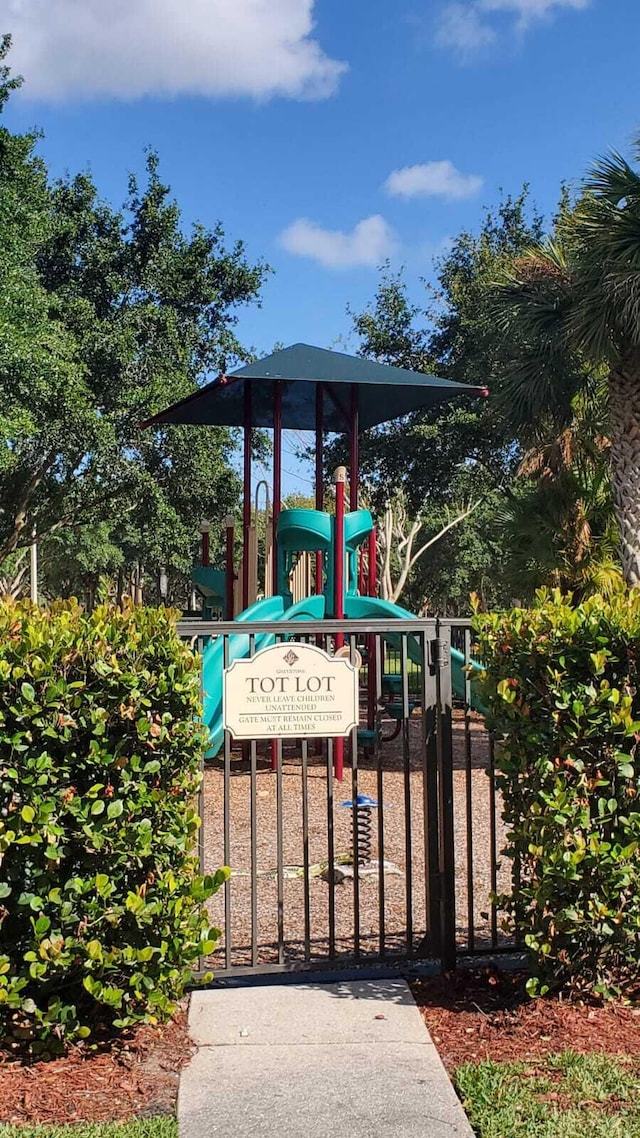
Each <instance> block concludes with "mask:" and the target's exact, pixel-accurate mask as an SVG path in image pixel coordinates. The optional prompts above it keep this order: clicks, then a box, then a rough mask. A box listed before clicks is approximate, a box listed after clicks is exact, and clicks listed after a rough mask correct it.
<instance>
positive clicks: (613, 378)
mask: <svg viewBox="0 0 640 1138" xmlns="http://www.w3.org/2000/svg"><path fill="white" fill-rule="evenodd" d="M609 422H610V436H611V482H612V485H613V503H614V508H615V512H616V519H617V522H618V530H619V535H620V560H621V562H622V572H623V575H624V579H625V581H626V582H627V584H628V585H629V586H630V587H632V586H634V585H637V586H640V361H639V366H638V367H634V368H633V369H620V370H614V371H612V372H611V373H610V375H609Z"/></svg>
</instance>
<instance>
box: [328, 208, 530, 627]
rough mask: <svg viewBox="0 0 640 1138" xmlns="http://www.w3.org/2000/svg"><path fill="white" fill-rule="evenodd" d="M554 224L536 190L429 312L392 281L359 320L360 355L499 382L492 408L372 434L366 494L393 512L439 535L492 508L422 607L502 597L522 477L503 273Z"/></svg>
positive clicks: (457, 410)
mask: <svg viewBox="0 0 640 1138" xmlns="http://www.w3.org/2000/svg"><path fill="white" fill-rule="evenodd" d="M542 233H543V222H542V219H541V218H540V216H539V215H538V214H537V213H536V211H535V210H533V209H532V208H531V206H530V203H529V197H528V191H527V188H526V187H525V188H524V189H523V191H522V193H521V194H520V195H519V196H518V197H515V198H513V197H509V196H506V197H505V198H504V199H503V200H502V201H501V202H500V204H499V205H498V208H497V209H496V210H493V211H487V212H486V213H485V215H484V217H483V220H482V224H481V227H480V230H479V232H478V233H471V232H469V231H466V230H465V231H463V232H462V233H461V234H460V235H459V236H458V237H457V238H456V240H455V241H454V242H453V244H452V246H451V249H450V250H449V251H448V253H447V254H446V255H445V256H444V257H443V258H441V259H440V261H439V262H438V263H437V265H436V276H435V284H433V285H427V284H426V285H425V293H426V302H425V305H424V307H420V306H418V305H417V304H414V303H412V302H411V300H410V299H409V293H408V289H407V285H406V283H405V281H404V279H403V277H402V276H393V275H391V274H390V273H389V271H388V269H387V270H386V271H385V272H384V273H383V275H382V279H381V281H380V284H379V287H378V291H377V293H376V296H375V298H374V301H373V303H372V304H371V305H370V306H369V307H368V308H367V309H365V310H364V311H363V312H361V313H357V314H354V313H352V316H353V321H354V329H355V331H356V333H357V335H358V338H359V341H360V346H359V354H360V355H362V356H364V357H368V358H374V359H376V360H379V361H380V362H383V363H389V364H397V365H399V366H402V367H407V368H412V369H414V370H417V371H430V372H434V373H435V374H438V375H441V376H443V377H444V378H446V379H452V380H456V381H459V382H466V383H470V384H474V385H478V386H483V385H485V384H488V385H489V387H490V397H489V398H488V399H483V400H481V399H469V398H468V397H464V398H462V399H459V400H456V401H454V402H452V403H450V404H446V405H443V406H441V407H436V408H433V409H431V410H429V411H426V412H420V413H416V414H413V415H410V416H407V417H406V418H404V419H402V420H396V421H394V422H391V423H387V424H385V425H384V426H383V427H381V428H379V429H376V430H373V431H369V432H367V433H366V435H365V436H364V437H363V439H362V444H361V474H362V480H363V486H364V487H365V490H366V492H367V493H368V495H369V500H370V501H371V503H372V507H373V508H374V510H375V511H376V512H377V513H379V514H384V510H385V505H386V502H387V501H388V500H389V499H390V498H391V499H393V497H394V495H395V494H396V493H400V494H402V495H403V497H404V501H405V504H406V508H407V510H408V512H409V516H410V517H411V518H420V519H421V522H422V524H423V527H424V531H425V532H426V533H429V534H436V533H438V532H439V530H440V529H441V528H442V527H443V526H446V525H447V523H448V521H449V520H450V519H451V517H453V516H456V508H457V507H460V505H461V504H463V503H469V502H477V501H478V500H480V499H481V500H482V504H481V505H480V506H479V507H478V509H477V510H476V511H474V513H473V515H472V516H471V517H469V518H468V519H466V520H465V521H464V524H463V525H460V526H458V527H455V528H454V529H453V530H451V531H448V532H447V533H446V534H444V536H443V537H442V538H441V539H440V540H438V542H437V543H436V544H434V545H433V546H432V547H431V548H429V550H428V551H427V552H426V553H425V555H424V557H423V558H421V559H420V561H419V562H418V563H416V564H414V566H413V568H412V570H411V571H410V573H409V574H408V578H407V582H406V586H405V595H406V597H407V598H411V604H412V607H417V608H422V607H424V606H425V605H426V606H428V607H429V608H430V609H431V610H432V611H433V610H434V609H439V610H440V611H451V610H453V611H456V612H464V611H465V610H466V608H467V606H468V597H469V594H470V593H471V592H478V593H483V594H484V595H486V596H487V597H489V598H491V599H494V598H495V599H496V601H498V600H499V599H502V594H501V593H500V592H499V588H500V582H501V579H502V578H501V568H502V564H503V561H504V550H503V549H502V547H501V533H500V527H499V526H498V525H497V523H496V510H497V506H498V505H499V504H500V501H501V499H502V497H503V496H504V487H505V486H509V485H510V484H511V482H512V481H513V480H514V478H515V476H516V471H517V468H518V464H519V462H520V459H521V457H522V448H521V446H520V443H519V440H518V437H517V435H516V433H515V432H514V430H513V428H512V427H511V424H510V423H509V422H508V421H507V420H506V418H505V415H504V412H503V409H502V407H501V404H500V401H499V392H500V390H501V386H502V382H503V377H504V375H505V371H506V368H507V366H508V363H509V362H510V358H511V356H510V352H509V351H508V350H507V347H506V346H505V343H504V340H503V338H502V337H501V335H499V334H498V332H497V330H496V329H495V327H492V326H491V321H490V319H489V315H488V313H489V307H490V303H491V300H492V296H493V293H492V286H493V284H494V281H495V277H496V274H497V272H498V268H499V266H501V265H503V264H506V263H508V262H509V261H510V259H511V258H512V257H513V256H514V255H515V254H517V253H521V252H523V250H525V249H526V248H528V247H529V246H530V245H531V243H532V242H534V241H537V240H540V239H541V236H542ZM327 450H328V453H327V468H328V469H331V468H332V467H333V466H335V465H337V464H338V462H340V461H342V462H344V461H345V458H346V448H345V444H344V442H343V440H338V442H337V443H336V445H335V446H333V447H329V448H327Z"/></svg>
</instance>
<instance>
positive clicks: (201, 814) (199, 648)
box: [196, 637, 206, 972]
mask: <svg viewBox="0 0 640 1138" xmlns="http://www.w3.org/2000/svg"><path fill="white" fill-rule="evenodd" d="M203 647H204V642H203V639H202V637H198V642H197V645H196V652H197V653H198V655H199V657H200V706H201V707H203V706H204V682H203V681H204V675H203V667H202V652H203ZM199 768H200V785H199V787H198V818H199V820H200V826H199V828H198V866H199V868H200V876H201V877H203V876H204V874H205V833H204V828H205V824H206V823H205V809H204V796H205V782H204V777H205V775H204V772H205V766H204V751H203V752H202V754H201V755H200V763H199ZM198 971H199V972H203V971H204V958H203V957H202V956H201V957H200V958H199V960H198Z"/></svg>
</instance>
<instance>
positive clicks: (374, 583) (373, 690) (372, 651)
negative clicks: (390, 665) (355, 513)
mask: <svg viewBox="0 0 640 1138" xmlns="http://www.w3.org/2000/svg"><path fill="white" fill-rule="evenodd" d="M368 554H369V558H368V560H369V580H368V586H369V596H370V597H375V596H377V594H378V535H377V533H376V529H375V526H374V527H373V529H372V530H371V533H370V534H369V545H368ZM368 648H369V651H368V652H367V727H368V728H369V731H373V730H375V726H376V710H377V708H376V702H377V694H378V693H377V683H376V650H377V646H376V638H375V636H370V637H369V645H368Z"/></svg>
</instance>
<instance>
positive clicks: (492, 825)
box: [489, 739, 498, 948]
mask: <svg viewBox="0 0 640 1138" xmlns="http://www.w3.org/2000/svg"><path fill="white" fill-rule="evenodd" d="M489 843H490V846H491V849H490V858H491V901H490V905H489V916H490V921H491V947H492V948H496V946H497V944H498V909H497V906H496V903H495V900H494V897H495V894H496V892H497V888H498V857H497V844H498V840H497V834H496V756H495V750H494V745H493V739H490V740H489Z"/></svg>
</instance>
